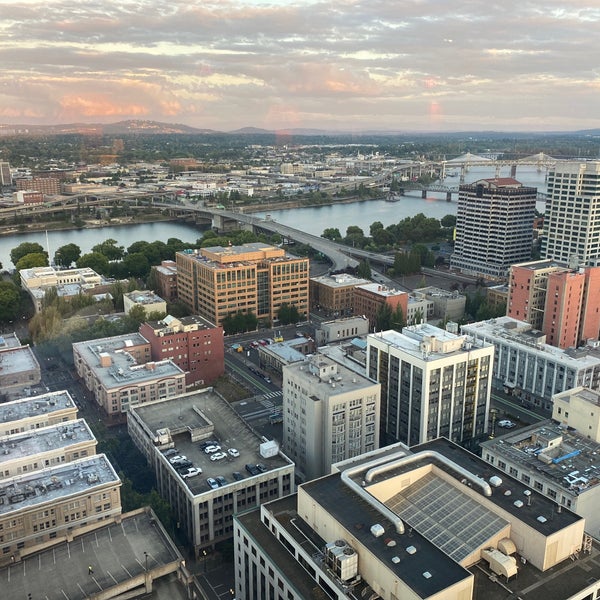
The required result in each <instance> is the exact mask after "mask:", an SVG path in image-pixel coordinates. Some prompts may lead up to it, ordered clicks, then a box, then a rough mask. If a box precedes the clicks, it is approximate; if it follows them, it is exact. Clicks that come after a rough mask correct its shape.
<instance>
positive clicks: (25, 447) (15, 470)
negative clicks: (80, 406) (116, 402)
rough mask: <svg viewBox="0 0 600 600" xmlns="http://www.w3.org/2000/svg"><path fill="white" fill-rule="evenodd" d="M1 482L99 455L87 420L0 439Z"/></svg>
mask: <svg viewBox="0 0 600 600" xmlns="http://www.w3.org/2000/svg"><path fill="white" fill-rule="evenodd" d="M0 452H1V453H0V478H3V477H14V476H16V475H21V474H22V473H31V472H32V471H39V470H41V469H46V468H48V467H51V466H54V465H60V464H62V463H65V462H73V461H74V460H77V459H78V458H85V457H86V456H93V455H94V454H96V438H95V437H94V434H93V433H92V431H91V430H90V428H89V427H88V425H87V423H86V422H85V421H84V420H83V419H77V420H74V421H69V422H68V423H60V424H56V425H49V426H47V427H42V428H40V429H34V430H28V431H24V432H19V433H13V434H11V435H4V436H0Z"/></svg>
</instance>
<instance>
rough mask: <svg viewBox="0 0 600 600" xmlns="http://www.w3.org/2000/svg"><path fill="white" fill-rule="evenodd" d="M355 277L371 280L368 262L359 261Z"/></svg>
mask: <svg viewBox="0 0 600 600" xmlns="http://www.w3.org/2000/svg"><path fill="white" fill-rule="evenodd" d="M356 275H357V276H358V277H362V278H363V279H371V265H370V264H369V261H368V260H361V261H360V262H359V263H358V267H357V268H356Z"/></svg>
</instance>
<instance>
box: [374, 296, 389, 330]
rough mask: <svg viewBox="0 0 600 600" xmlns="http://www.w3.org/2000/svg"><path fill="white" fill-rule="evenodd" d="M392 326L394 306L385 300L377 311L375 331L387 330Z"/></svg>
mask: <svg viewBox="0 0 600 600" xmlns="http://www.w3.org/2000/svg"><path fill="white" fill-rule="evenodd" d="M391 328H392V307H391V306H390V305H389V304H388V303H387V302H385V303H384V304H381V305H380V306H379V308H378V309H377V312H376V313H375V331H387V330H388V329H391Z"/></svg>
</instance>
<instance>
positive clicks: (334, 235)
mask: <svg viewBox="0 0 600 600" xmlns="http://www.w3.org/2000/svg"><path fill="white" fill-rule="evenodd" d="M321 237H322V238H325V239H326V240H331V241H333V242H339V241H340V240H341V239H342V234H341V233H340V230H339V229H338V228H337V227H328V228H327V229H325V230H324V231H323V233H322V234H321Z"/></svg>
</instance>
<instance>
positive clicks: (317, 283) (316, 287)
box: [310, 273, 371, 317]
mask: <svg viewBox="0 0 600 600" xmlns="http://www.w3.org/2000/svg"><path fill="white" fill-rule="evenodd" d="M367 283H371V282H370V281H369V280H368V279H360V278H358V277H353V276H352V275H349V274H348V273H339V274H335V275H321V276H320V277H311V279H310V304H311V306H312V307H313V308H318V309H320V310H325V311H327V312H328V313H330V314H331V315H333V316H335V317H337V316H340V315H341V316H345V315H351V314H352V313H353V311H354V288H355V287H356V286H357V285H365V284H367Z"/></svg>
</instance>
